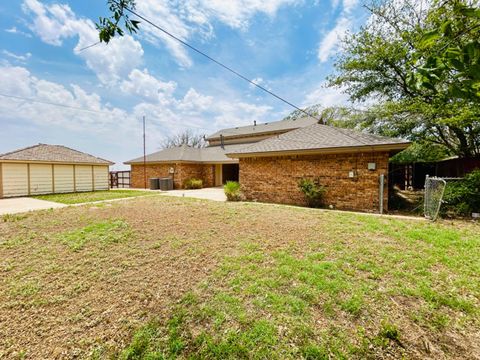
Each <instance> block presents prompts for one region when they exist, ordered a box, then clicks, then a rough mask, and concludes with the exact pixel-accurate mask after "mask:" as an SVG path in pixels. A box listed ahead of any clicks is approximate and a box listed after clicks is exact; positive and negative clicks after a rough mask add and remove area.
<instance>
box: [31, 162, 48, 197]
mask: <svg viewBox="0 0 480 360" xmlns="http://www.w3.org/2000/svg"><path fill="white" fill-rule="evenodd" d="M52 175H53V174H52V165H49V164H30V195H39V194H50V193H52V192H53V183H52V179H53V176H52Z"/></svg>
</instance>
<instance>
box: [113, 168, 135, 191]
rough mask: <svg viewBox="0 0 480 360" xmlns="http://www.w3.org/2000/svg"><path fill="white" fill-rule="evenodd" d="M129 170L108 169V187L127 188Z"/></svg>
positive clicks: (128, 184) (129, 175) (128, 185)
mask: <svg viewBox="0 0 480 360" xmlns="http://www.w3.org/2000/svg"><path fill="white" fill-rule="evenodd" d="M130 177H131V172H130V171H127V170H125V171H110V188H111V189H112V188H129V187H130Z"/></svg>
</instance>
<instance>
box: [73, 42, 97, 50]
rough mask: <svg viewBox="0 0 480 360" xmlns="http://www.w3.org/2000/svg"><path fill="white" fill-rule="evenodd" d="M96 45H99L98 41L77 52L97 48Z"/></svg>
mask: <svg viewBox="0 0 480 360" xmlns="http://www.w3.org/2000/svg"><path fill="white" fill-rule="evenodd" d="M98 44H100V41H97V42H96V43H95V44H91V45H88V46H85V47H83V48H81V49H80V50H78V52H82V51H83V50H87V49H90V48H91V47H94V46H97V45H98Z"/></svg>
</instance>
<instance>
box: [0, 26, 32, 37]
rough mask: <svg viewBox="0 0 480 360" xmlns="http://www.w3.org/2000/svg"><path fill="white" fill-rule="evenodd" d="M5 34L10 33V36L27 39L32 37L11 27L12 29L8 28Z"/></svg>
mask: <svg viewBox="0 0 480 360" xmlns="http://www.w3.org/2000/svg"><path fill="white" fill-rule="evenodd" d="M5 32H7V33H10V34H17V35H22V36H25V37H27V38H31V37H32V35H31V34H29V33H27V32H25V31H21V30H19V29H17V27H16V26H12V27H11V28H9V29H5Z"/></svg>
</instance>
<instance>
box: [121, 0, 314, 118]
mask: <svg viewBox="0 0 480 360" xmlns="http://www.w3.org/2000/svg"><path fill="white" fill-rule="evenodd" d="M112 1H113V2H115V3H117V5H120V4H119V3H118V2H117V1H115V0H112ZM120 6H121V5H120ZM124 9H125V10H127V11H128V12H129V13H131V14H133V15H135V16H136V17H138V18H139V19H142V20H143V21H145V22H146V23H148V24H150V25H151V26H153V27H154V28H156V29H158V30H160V31H161V32H162V33H164V34H165V35H168V36H170V37H171V38H172V39H174V40H176V41H178V42H180V43H181V44H182V45H184V46H186V47H188V48H189V49H191V50H193V51H195V52H196V53H198V54H200V55H202V56H204V57H206V58H207V59H209V60H210V61H213V62H214V63H215V64H217V65H219V66H221V67H222V68H224V69H225V70H227V71H230V72H231V73H232V74H235V75H236V76H238V77H239V78H241V79H243V80H245V81H247V82H248V83H250V84H252V85H254V86H256V87H257V88H259V89H261V90H263V91H265V92H266V93H268V94H270V95H272V96H273V97H275V98H277V99H278V100H280V101H283V102H284V103H285V104H287V105H290V106H291V107H293V108H294V109H297V110H298V111H300V112H302V113H304V114H305V115H307V116H309V117H312V118H314V119H316V120H318V121H319V122H321V123H323V120H322V119H320V118H317V117H316V116H313V115H311V114H309V113H308V112H306V111H305V110H303V109H302V108H300V107H298V106H296V105H295V104H293V103H291V102H290V101H288V100H286V99H284V98H282V97H281V96H279V95H277V94H275V93H274V92H272V91H270V90H268V89H266V88H265V87H263V86H261V85H259V84H257V83H256V82H254V81H252V80H250V79H249V78H247V77H246V76H243V75H242V74H240V73H239V72H238V71H236V70H234V69H232V68H231V67H229V66H227V65H225V64H223V63H221V62H220V61H218V60H215V59H214V58H212V57H211V56H210V55H208V54H206V53H204V52H203V51H201V50H199V49H197V48H196V47H194V46H192V45H190V44H189V43H187V42H185V41H183V40H182V39H180V38H178V37H177V36H175V35H173V34H172V33H170V32H169V31H167V30H165V29H163V28H162V27H160V26H159V25H157V24H155V23H154V22H152V21H150V20H149V19H147V18H146V17H144V16H142V15H140V14H139V13H137V12H136V11H135V10H133V9H130V8H129V7H127V6H125V7H124Z"/></svg>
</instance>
